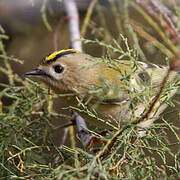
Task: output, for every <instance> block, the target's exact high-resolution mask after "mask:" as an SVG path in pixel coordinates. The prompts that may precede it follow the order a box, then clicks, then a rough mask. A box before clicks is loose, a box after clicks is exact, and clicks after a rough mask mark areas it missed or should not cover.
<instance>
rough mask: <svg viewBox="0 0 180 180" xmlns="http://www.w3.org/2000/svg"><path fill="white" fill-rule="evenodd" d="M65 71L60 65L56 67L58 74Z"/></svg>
mask: <svg viewBox="0 0 180 180" xmlns="http://www.w3.org/2000/svg"><path fill="white" fill-rule="evenodd" d="M63 70H64V68H63V67H62V66H60V65H57V66H54V71H55V72H56V73H61V72H63Z"/></svg>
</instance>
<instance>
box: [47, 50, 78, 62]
mask: <svg viewBox="0 0 180 180" xmlns="http://www.w3.org/2000/svg"><path fill="white" fill-rule="evenodd" d="M67 51H72V52H75V53H80V52H79V51H77V50H74V49H63V50H60V51H55V52H53V53H52V54H50V55H49V56H48V57H46V58H45V60H46V61H49V60H52V59H54V58H55V57H56V56H57V55H58V54H61V53H63V52H67Z"/></svg>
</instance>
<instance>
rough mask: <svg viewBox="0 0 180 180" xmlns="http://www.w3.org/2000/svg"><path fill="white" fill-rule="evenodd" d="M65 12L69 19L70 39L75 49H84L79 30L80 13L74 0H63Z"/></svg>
mask: <svg viewBox="0 0 180 180" xmlns="http://www.w3.org/2000/svg"><path fill="white" fill-rule="evenodd" d="M63 4H64V8H65V12H66V14H67V16H69V17H70V19H69V31H70V41H71V45H72V48H73V49H76V50H78V51H82V46H81V41H77V40H79V39H80V31H79V15H78V10H77V6H76V3H75V1H74V0H68V1H67V0H63Z"/></svg>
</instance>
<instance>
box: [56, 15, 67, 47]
mask: <svg viewBox="0 0 180 180" xmlns="http://www.w3.org/2000/svg"><path fill="white" fill-rule="evenodd" d="M69 19H70V17H69V16H64V17H62V18H61V19H60V20H59V23H58V25H57V26H56V28H55V31H54V34H53V47H54V50H55V51H57V50H58V39H59V34H61V28H62V25H63V24H64V23H66V22H67V21H68V20H69Z"/></svg>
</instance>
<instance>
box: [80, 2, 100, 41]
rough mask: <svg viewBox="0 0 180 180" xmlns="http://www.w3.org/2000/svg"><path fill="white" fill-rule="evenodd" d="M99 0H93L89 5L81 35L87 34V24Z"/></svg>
mask: <svg viewBox="0 0 180 180" xmlns="http://www.w3.org/2000/svg"><path fill="white" fill-rule="evenodd" d="M96 2H97V0H92V1H91V3H90V5H89V7H88V11H87V13H86V17H85V19H84V22H83V25H82V28H81V37H84V36H85V34H86V30H87V25H88V22H89V20H90V18H91V15H92V12H93V9H94V6H95V4H96Z"/></svg>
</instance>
